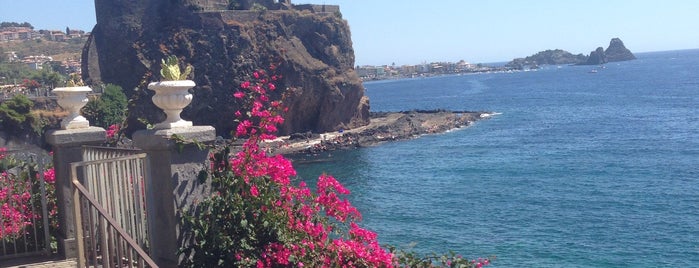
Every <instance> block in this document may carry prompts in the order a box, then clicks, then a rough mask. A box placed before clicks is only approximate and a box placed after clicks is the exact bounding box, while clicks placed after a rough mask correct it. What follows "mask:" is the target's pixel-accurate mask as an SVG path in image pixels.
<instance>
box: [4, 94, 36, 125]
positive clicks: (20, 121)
mask: <svg viewBox="0 0 699 268" xmlns="http://www.w3.org/2000/svg"><path fill="white" fill-rule="evenodd" d="M32 106H34V103H32V101H31V100H29V98H27V97H26V96H24V95H16V96H14V97H13V98H12V99H9V100H7V101H5V102H3V103H2V104H0V122H1V123H0V124H1V125H2V128H3V129H4V130H5V131H8V132H10V133H11V134H23V133H26V132H27V131H28V130H30V129H32V124H33V123H34V121H36V120H35V118H34V116H33V115H32V114H31V108H32Z"/></svg>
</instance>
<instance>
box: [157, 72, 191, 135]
mask: <svg viewBox="0 0 699 268" xmlns="http://www.w3.org/2000/svg"><path fill="white" fill-rule="evenodd" d="M194 86H196V84H195V83H194V81H192V80H174V81H161V82H153V83H150V84H148V89H150V90H153V91H155V95H154V96H153V98H152V100H153V104H155V106H157V107H158V108H160V109H162V110H163V112H165V114H166V115H167V118H165V121H163V122H160V123H158V124H156V125H155V126H154V128H155V129H171V128H179V127H191V126H192V121H186V120H184V119H182V118H180V113H181V112H182V109H184V107H187V105H189V103H190V102H192V94H190V93H189V91H188V90H189V89H190V88H193V87H194Z"/></svg>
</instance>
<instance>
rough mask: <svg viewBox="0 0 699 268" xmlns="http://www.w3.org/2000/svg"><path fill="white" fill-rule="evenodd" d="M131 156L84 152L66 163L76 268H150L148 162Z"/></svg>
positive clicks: (140, 155)
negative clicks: (72, 206) (71, 194)
mask: <svg viewBox="0 0 699 268" xmlns="http://www.w3.org/2000/svg"><path fill="white" fill-rule="evenodd" d="M138 152H139V151H135V150H120V149H113V148H100V147H84V148H83V159H85V160H87V161H82V162H77V163H71V179H72V181H73V184H74V186H75V192H74V203H75V223H76V238H77V240H78V250H79V251H78V252H79V254H78V255H79V256H78V263H79V265H80V267H86V265H87V266H98V265H101V266H105V267H131V266H134V265H135V266H138V267H144V266H143V265H146V266H145V267H148V266H150V267H155V266H154V263H153V262H152V260H151V259H150V258H149V257H148V255H147V254H146V250H144V249H147V248H148V232H147V229H148V228H147V222H146V196H145V193H146V192H145V191H146V188H145V185H146V184H145V178H146V175H147V174H149V171H148V165H149V164H148V158H147V156H146V154H145V153H138Z"/></svg>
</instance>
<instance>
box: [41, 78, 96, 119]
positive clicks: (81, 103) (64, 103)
mask: <svg viewBox="0 0 699 268" xmlns="http://www.w3.org/2000/svg"><path fill="white" fill-rule="evenodd" d="M51 92H53V94H55V95H56V96H57V97H58V105H59V106H61V108H63V109H64V110H66V111H68V113H69V114H68V116H66V117H65V118H63V120H62V121H61V129H80V128H89V127H90V122H89V121H87V119H86V118H85V117H83V116H82V115H80V109H82V108H83V107H85V104H87V102H88V99H87V94H88V93H90V92H92V89H91V88H90V87H86V86H79V87H57V88H54V89H53V90H52V91H51Z"/></svg>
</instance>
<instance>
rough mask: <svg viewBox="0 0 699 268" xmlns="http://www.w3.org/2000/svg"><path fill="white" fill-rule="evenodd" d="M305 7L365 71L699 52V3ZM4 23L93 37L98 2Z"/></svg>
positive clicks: (366, 0)
mask: <svg viewBox="0 0 699 268" xmlns="http://www.w3.org/2000/svg"><path fill="white" fill-rule="evenodd" d="M422 2H424V3H426V4H423V5H418V4H416V3H420V2H418V1H405V0H403V1H398V0H371V1H370V0H318V1H315V0H305V1H294V0H292V3H316V4H339V5H340V7H341V10H342V14H343V17H344V18H345V19H346V20H347V21H348V22H349V24H350V28H351V30H352V40H353V43H354V50H355V56H356V61H357V62H356V63H357V64H358V65H364V64H371V65H380V64H391V63H396V64H398V65H402V64H417V63H421V62H432V61H458V60H462V59H463V60H466V61H468V62H471V63H487V62H499V61H509V60H511V59H512V58H515V57H524V56H528V55H531V54H534V53H536V52H538V51H541V50H545V49H555V48H560V49H564V50H568V51H570V52H572V53H576V54H577V53H584V54H588V53H590V51H592V50H594V49H595V48H596V47H598V46H603V47H605V48H606V47H607V45H608V44H609V40H610V39H611V38H613V37H619V38H621V39H622V40H623V41H624V43H625V44H626V46H627V47H628V48H629V49H631V51H633V52H647V51H662V50H675V49H690V48H699V30H697V29H699V18H698V17H697V16H698V15H697V14H699V1H693V0H669V1H648V0H640V1H639V0H585V1H577V0H576V1H572V0H566V1H560V0H536V1H534V0H531V1H515V0H487V1H486V0H480V1H464V0H460V1H458V0H432V1H422ZM0 21H16V22H24V21H27V22H29V23H31V24H33V25H34V26H35V27H37V28H39V29H56V30H64V29H65V27H70V28H73V29H83V30H90V29H91V28H92V26H94V24H95V10H94V1H92V0H0Z"/></svg>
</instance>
